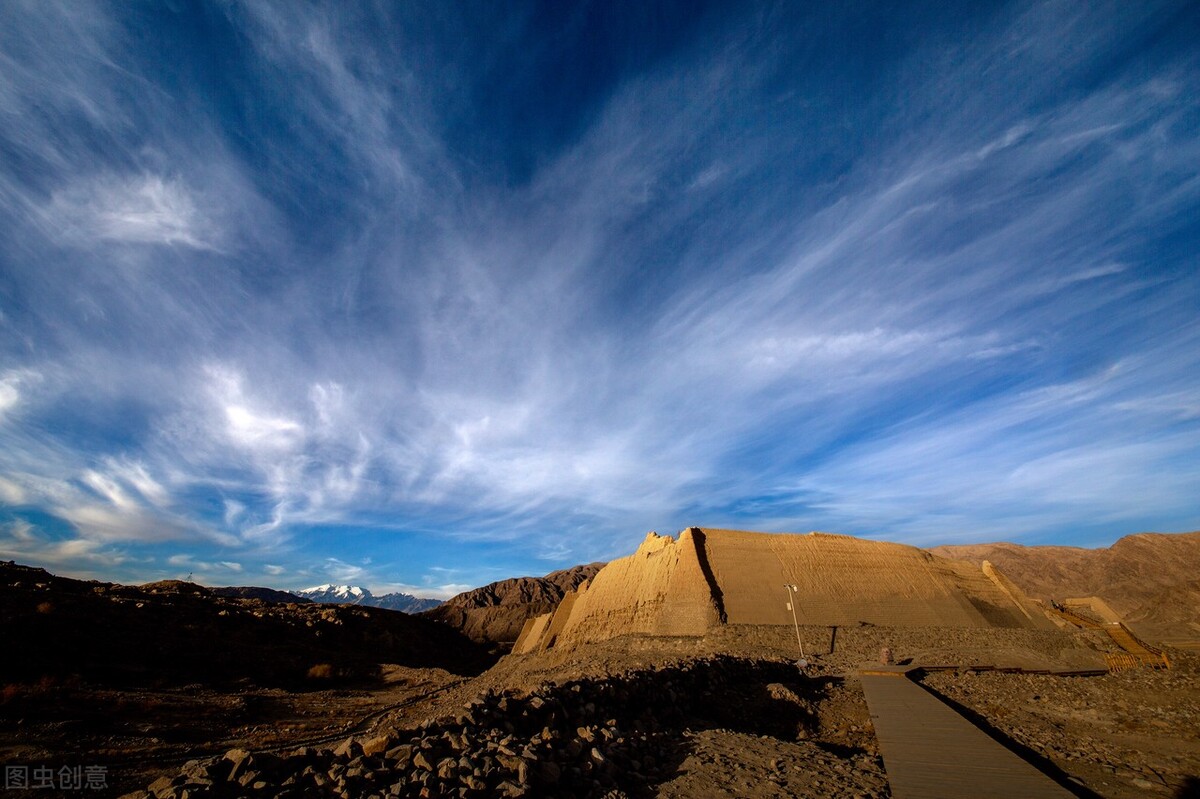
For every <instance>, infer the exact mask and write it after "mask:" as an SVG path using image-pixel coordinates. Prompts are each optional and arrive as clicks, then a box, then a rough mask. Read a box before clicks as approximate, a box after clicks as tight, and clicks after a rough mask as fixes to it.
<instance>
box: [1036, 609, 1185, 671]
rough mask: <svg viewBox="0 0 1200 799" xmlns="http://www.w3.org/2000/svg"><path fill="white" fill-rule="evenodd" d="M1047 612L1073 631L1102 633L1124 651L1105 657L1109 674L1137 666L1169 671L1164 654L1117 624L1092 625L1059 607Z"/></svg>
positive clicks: (1089, 621) (1167, 660) (1079, 616)
mask: <svg viewBox="0 0 1200 799" xmlns="http://www.w3.org/2000/svg"><path fill="white" fill-rule="evenodd" d="M1050 610H1051V612H1053V613H1055V614H1056V615H1058V616H1059V617H1061V618H1063V619H1065V620H1066V621H1068V622H1070V623H1071V624H1074V625H1075V626H1076V627H1084V628H1086V629H1089V630H1103V631H1104V632H1105V633H1107V634H1108V637H1109V638H1111V639H1112V641H1113V643H1114V644H1116V645H1117V646H1119V647H1120V648H1121V649H1123V650H1124V651H1123V652H1119V653H1115V654H1108V655H1105V656H1104V660H1105V662H1106V663H1107V664H1108V670H1109V671H1125V670H1126V669H1133V668H1138V667H1140V666H1148V667H1149V668H1152V669H1169V668H1171V661H1170V659H1168V658H1167V654H1166V653H1165V652H1163V651H1162V650H1161V649H1159V648H1158V647H1154V646H1151V645H1150V644H1148V643H1146V642H1145V641H1143V640H1142V639H1140V638H1138V637H1137V636H1136V635H1134V634H1133V631H1132V630H1130V629H1129V628H1128V627H1126V626H1125V625H1124V624H1121V623H1120V622H1117V623H1115V624H1114V623H1105V622H1099V621H1095V620H1093V619H1089V618H1088V617H1086V616H1084V615H1082V614H1080V613H1075V612H1074V611H1072V610H1071V609H1070V608H1066V607H1063V606H1062V605H1055V606H1053V607H1051V608H1050Z"/></svg>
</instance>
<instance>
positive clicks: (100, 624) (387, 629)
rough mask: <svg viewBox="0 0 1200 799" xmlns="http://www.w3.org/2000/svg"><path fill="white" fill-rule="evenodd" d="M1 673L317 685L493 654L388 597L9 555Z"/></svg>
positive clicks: (469, 666) (2, 579)
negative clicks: (387, 602)
mask: <svg viewBox="0 0 1200 799" xmlns="http://www.w3.org/2000/svg"><path fill="white" fill-rule="evenodd" d="M0 640H3V641H4V642H5V648H6V650H7V651H8V652H9V653H11V655H10V657H6V658H3V659H0V681H3V682H6V683H29V682H36V681H39V680H46V679H52V680H62V679H73V678H74V679H82V680H84V681H89V682H97V683H102V684H111V685H121V686H148V685H157V686H168V685H179V684H187V683H193V682H195V683H203V684H220V683H227V682H234V681H238V680H247V679H248V680H250V681H252V682H255V683H258V684H262V685H279V686H289V687H296V686H307V685H311V684H312V682H313V680H314V679H315V680H327V679H331V678H332V679H337V678H357V677H370V676H373V675H374V673H375V672H376V670H377V669H378V666H379V664H381V663H394V664H398V665H401V666H411V667H438V668H443V669H446V670H448V671H451V672H455V673H459V674H463V673H475V672H477V671H479V670H480V669H482V668H484V667H486V665H487V664H488V663H490V659H489V657H488V656H487V654H486V653H485V652H484V651H483V650H482V649H481V648H480V647H479V646H478V645H477V644H474V643H472V642H471V641H470V640H468V639H467V638H466V637H464V636H463V635H461V634H460V633H459V632H458V631H457V630H454V629H451V628H448V627H447V626H446V625H443V624H438V623H436V622H434V621H432V620H429V619H423V618H420V617H418V616H410V615H407V614H403V613H395V612H393V611H388V610H382V609H379V608H371V607H359V606H336V605H318V604H315V603H311V602H306V603H301V602H299V601H297V602H289V603H286V604H285V603H279V602H266V601H263V600H261V599H246V598H241V597H226V596H220V595H218V594H216V593H214V592H213V591H211V590H209V589H206V588H204V587H202V586H198V585H194V584H192V583H186V582H181V581H177V580H172V581H163V582H159V583H151V584H148V585H144V586H126V585H117V584H113V583H100V582H94V581H88V582H85V581H82V580H72V579H68V578H64V577H57V576H55V575H52V574H50V573H48V572H46V571H44V570H42V569H36V568H31V567H28V566H21V565H17V564H14V563H11V562H9V563H0Z"/></svg>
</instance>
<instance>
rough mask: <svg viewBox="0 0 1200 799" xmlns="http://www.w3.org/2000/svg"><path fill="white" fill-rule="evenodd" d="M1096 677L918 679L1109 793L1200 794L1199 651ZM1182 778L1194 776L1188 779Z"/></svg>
mask: <svg viewBox="0 0 1200 799" xmlns="http://www.w3.org/2000/svg"><path fill="white" fill-rule="evenodd" d="M1173 654H1174V657H1173V658H1172V662H1173V665H1174V666H1175V667H1174V668H1173V669H1171V670H1170V671H1151V670H1148V669H1132V670H1129V671H1124V672H1119V673H1115V674H1108V675H1105V676H1102V677H1087V678H1061V677H1053V676H1048V675H1038V674H1001V673H994V672H992V673H979V674H972V673H969V672H963V673H954V672H946V673H938V674H930V675H928V676H926V677H925V678H924V680H923V682H924V684H925V685H927V686H928V687H930V688H932V689H934V690H935V691H936V692H938V693H939V694H942V695H944V696H945V697H947V698H949V699H950V700H952V701H953V702H955V703H957V704H959V705H960V706H962V707H964V708H966V709H967V710H968V711H971V712H973V713H975V714H977V718H978V720H979V721H980V722H982V723H984V724H986V725H990V726H991V727H992V728H993V729H995V730H997V731H999V732H1000V733H1001V734H1003V735H1005V736H1007V737H1009V738H1011V739H1012V740H1014V741H1016V742H1017V743H1018V744H1020V745H1023V746H1025V747H1028V748H1029V749H1031V750H1032V751H1033V752H1035V753H1037V754H1038V755H1040V756H1042V757H1045V758H1047V759H1048V760H1050V761H1051V762H1052V763H1054V765H1056V766H1057V767H1059V768H1061V769H1062V770H1063V771H1064V772H1066V773H1067V774H1070V775H1073V776H1075V777H1077V778H1079V779H1080V780H1081V781H1082V782H1083V783H1084V784H1085V785H1086V786H1087V787H1088V788H1090V789H1091V790H1093V791H1095V793H1097V794H1099V795H1100V796H1103V797H1105V798H1106V799H1134V798H1135V797H1151V796H1184V795H1185V794H1186V791H1187V790H1189V788H1188V787H1186V786H1189V785H1190V790H1191V791H1193V793H1191V794H1186V795H1189V796H1192V797H1195V796H1200V782H1197V778H1198V777H1200V656H1197V655H1196V654H1192V653H1182V652H1176V653H1173ZM1189 780H1191V782H1190V783H1189Z"/></svg>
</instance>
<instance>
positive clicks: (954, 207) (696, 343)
mask: <svg viewBox="0 0 1200 799" xmlns="http://www.w3.org/2000/svg"><path fill="white" fill-rule="evenodd" d="M877 11H878V13H879V14H884V15H886V12H885V11H884V10H877ZM480 13H483V12H480ZM773 13H774V14H775V15H776V16H778V17H781V18H780V19H777V20H775V23H778V24H774V23H773V24H771V25H760V24H757V23H754V24H752V23H751V21H750V20H748V19H747V18H743V17H741V16H740V15H739V14H737V13H736V12H732V11H725V12H722V14H726V15H727V16H722V15H721V14H718V15H717V18H719V24H717V22H713V23H712V26H711V27H705V24H703V23H696V24H697V25H698V27H695V28H688V29H687V32H686V33H673V34H671V36H667V35H666V34H664V38H663V41H662V42H660V43H658V44H657V45H655V47H656V48H657V49H653V48H652V49H653V52H652V56H650V55H648V56H647V57H645V58H643V59H641V60H637V59H636V58H635V59H633V60H630V61H628V62H620V63H619V64H618V62H617V61H614V62H613V65H610V68H599V67H598V68H597V69H599V70H600V72H598V73H596V74H594V75H587V74H583V75H577V74H575V73H573V72H572V68H573V65H572V63H571V62H570V61H569V59H568V60H567V62H566V63H563V62H560V61H555V60H554V59H555V58H556V55H555V50H554V46H553V45H551V44H549V43H548V42H553V41H555V39H554V37H553V36H543V35H542V33H545V32H544V31H540V30H539V29H538V28H537V26H538V25H539V24H548V23H546V22H545V20H544V19H541V18H539V17H538V16H537V15H520V14H518V15H515V16H513V17H511V18H510V19H507V20H506V21H505V25H504V26H501V27H497V26H496V25H491V24H489V25H483V24H482V23H473V20H471V19H470V18H468V16H467V15H465V14H464V13H461V12H460V11H457V10H442V11H439V12H437V13H434V12H432V11H430V10H428V9H426V10H420V9H411V8H404V9H392V10H391V11H390V12H388V13H381V14H379V15H376V13H375V11H368V10H362V9H350V8H347V9H336V10H330V9H323V10H317V9H314V8H308V7H295V6H291V5H289V6H287V7H286V8H284V7H283V6H281V5H272V4H259V5H256V6H255V7H254V8H245V7H230V8H227V9H221V10H213V11H212V12H211V13H209V14H207V16H205V18H204V20H203V34H202V35H192V34H193V33H195V32H194V31H192V30H191V29H190V28H189V27H188V26H189V25H195V24H198V23H196V22H195V20H185V19H184V18H182V17H180V18H176V17H163V19H161V20H159V22H158V24H161V25H162V26H163V30H164V34H166V33H171V34H172V35H175V34H179V41H180V42H188V41H197V40H198V41H202V42H207V43H210V45H211V46H213V47H222V48H223V52H224V53H225V54H226V55H227V56H228V59H227V62H226V63H224V65H223V66H222V67H221V69H222V70H224V71H222V72H219V73H211V74H210V73H209V72H207V71H206V70H208V69H215V67H212V66H208V64H209V62H208V61H206V60H205V58H204V56H203V53H201V52H199V51H194V50H192V49H189V46H187V45H185V44H180V46H179V48H178V58H177V64H178V65H180V66H179V68H178V69H176V62H173V63H169V64H163V63H161V62H160V61H159V60H156V59H154V58H153V57H152V54H148V53H147V52H144V51H143V50H142V49H141V48H140V47H139V46H138V44H137V42H136V41H135V37H133V36H132V32H131V31H132V28H131V25H132V23H131V21H130V19H129V18H128V17H126V16H125V15H124V14H123V13H121V12H120V11H119V10H114V9H109V10H107V11H106V10H104V9H95V8H90V9H75V10H73V9H71V8H68V7H57V8H52V7H47V8H27V9H25V10H23V11H22V12H21V13H16V14H14V15H13V22H14V24H13V25H11V26H9V27H8V28H7V32H6V33H3V34H0V36H7V37H8V38H7V39H0V43H5V45H6V46H5V47H0V53H6V55H4V56H2V57H0V58H3V59H4V62H3V63H4V65H5V66H6V67H7V69H5V70H0V72H3V77H0V98H3V99H4V103H2V104H0V105H3V106H4V108H6V109H12V112H11V113H9V112H8V111H4V112H0V144H2V145H3V147H4V148H5V150H4V152H6V153H13V154H14V155H15V157H14V158H10V159H6V160H5V163H4V166H2V167H0V224H2V225H3V227H4V229H5V232H6V233H11V235H6V236H5V237H3V243H0V259H2V263H3V264H4V266H5V270H4V277H3V283H2V286H0V287H2V288H3V291H2V292H0V313H3V316H0V326H2V328H0V329H4V330H6V331H9V332H12V333H15V334H16V335H13V336H9V337H7V338H6V343H4V344H3V348H2V349H0V354H2V356H3V358H4V359H5V366H4V370H3V371H2V372H0V444H3V445H4V451H5V453H6V454H5V457H4V460H3V462H2V463H0V496H2V497H3V498H4V500H5V503H6V504H7V505H9V506H10V507H11V508H15V509H16V510H15V511H13V513H15V514H16V516H15V517H14V518H22V519H23V518H26V517H30V518H32V513H33V512H35V511H36V512H42V513H49V514H52V515H53V516H54V517H55V518H56V519H58V520H60V521H62V522H64V523H65V524H66V525H67V526H68V527H69V529H70V530H72V531H73V532H72V535H73V536H75V540H78V541H80V542H89V543H86V544H82V543H81V544H79V545H78V546H80V547H84V548H85V549H86V548H88V547H90V548H91V549H90V550H89V551H92V552H97V553H100V552H103V553H109V554H107V555H105V556H106V557H108V556H111V557H118V558H125V559H126V560H125V562H123V567H125V566H128V568H135V567H134V566H129V565H128V564H129V563H132V562H133V560H134V559H136V558H140V557H147V558H151V559H155V564H154V565H152V566H146V567H143V566H137V567H136V568H147V569H149V568H158V569H163V570H169V569H176V570H178V569H182V568H183V567H184V566H186V565H195V564H207V565H208V567H211V569H210V571H211V574H212V575H213V576H214V579H215V578H216V576H219V575H221V574H224V575H226V576H227V577H231V576H232V575H231V573H230V572H229V570H225V571H221V569H222V567H221V566H220V564H222V563H237V564H241V565H242V566H243V568H244V571H243V572H241V573H240V574H241V575H242V576H243V577H244V578H246V579H249V578H252V577H261V578H262V579H272V578H277V579H278V580H280V581H283V580H290V581H293V582H296V581H299V580H301V578H304V577H306V575H307V576H312V577H313V578H314V581H315V582H323V581H325V582H327V581H330V580H334V581H338V582H345V581H347V580H350V579H354V580H363V581H367V582H370V583H371V584H372V585H384V584H387V585H407V586H421V585H427V586H443V587H444V586H450V585H458V584H462V583H464V582H466V581H468V578H466V577H465V576H464V575H465V574H466V573H467V572H459V573H456V574H455V575H453V576H447V577H446V578H445V579H442V577H438V576H436V575H435V573H434V572H432V571H430V569H431V568H432V567H433V566H435V565H437V566H438V567H439V568H440V567H443V566H444V564H445V558H443V557H442V555H443V554H444V552H443V550H445V548H446V547H447V546H450V545H451V544H452V546H453V554H454V557H455V558H456V559H457V560H458V561H460V562H461V564H462V565H463V568H469V569H470V573H471V574H474V575H477V576H480V577H482V576H483V575H485V574H490V572H488V569H489V568H492V565H489V564H496V563H500V562H502V563H503V564H504V567H505V568H513V569H523V570H534V569H539V568H542V567H543V565H544V562H545V560H543V559H548V560H549V561H550V562H553V563H556V564H559V565H565V564H567V563H570V562H574V561H579V560H592V559H596V558H601V557H609V556H612V555H615V554H620V553H621V552H623V551H625V550H626V549H628V548H629V545H630V541H632V540H633V539H634V538H636V537H637V535H638V533H640V531H642V530H643V529H645V528H647V527H661V528H666V529H670V528H672V527H676V526H683V525H685V524H691V523H709V524H726V525H740V526H748V527H762V528H769V529H779V530H782V529H800V530H803V529H808V528H814V527H822V528H825V529H833V530H838V531H842V532H848V533H858V534H879V535H885V536H892V537H904V538H906V539H907V540H911V541H924V540H930V541H932V540H938V541H945V540H951V539H954V540H965V539H969V538H974V537H988V538H997V537H1008V538H1011V537H1017V536H1023V537H1025V538H1026V539H1027V540H1036V539H1038V538H1047V537H1064V536H1066V537H1069V536H1076V537H1077V538H1076V540H1086V541H1093V540H1095V541H1100V540H1105V539H1109V538H1111V537H1112V536H1113V535H1115V534H1117V533H1118V532H1127V531H1131V530H1132V529H1135V528H1137V527H1145V526H1162V527H1168V528H1179V527H1186V526H1195V522H1196V519H1197V518H1198V517H1197V516H1196V508H1195V505H1194V500H1193V499H1192V497H1194V496H1195V495H1196V492H1195V490H1194V489H1195V487H1196V484H1197V480H1198V479H1200V475H1197V474H1196V472H1195V470H1194V469H1193V468H1191V467H1189V466H1188V463H1189V459H1193V460H1195V459H1194V458H1193V456H1200V438H1198V437H1197V431H1196V429H1195V427H1194V420H1195V418H1196V414H1195V413H1194V410H1195V409H1194V407H1193V406H1194V403H1192V402H1190V401H1189V400H1188V398H1189V397H1191V396H1195V395H1196V394H1197V390H1198V389H1200V386H1198V385H1197V381H1198V380H1200V362H1198V361H1200V357H1198V355H1197V353H1198V352H1200V347H1196V346H1195V344H1196V341H1195V338H1196V322H1195V314H1194V308H1195V299H1196V296H1197V294H1198V292H1200V285H1198V283H1197V277H1196V274H1197V273H1196V271H1195V270H1194V269H1192V268H1191V266H1192V260H1194V258H1191V259H1189V255H1188V253H1189V252H1190V251H1192V250H1191V249H1190V248H1191V245H1192V244H1194V243H1195V241H1196V227H1195V222H1194V220H1195V218H1196V213H1195V212H1196V210H1197V208H1198V206H1200V179H1198V176H1197V171H1196V168H1195V165H1196V164H1197V163H1200V152H1198V145H1197V137H1196V136H1195V131H1196V118H1197V117H1196V115H1197V110H1198V109H1197V104H1196V101H1195V97H1196V96H1197V93H1196V92H1195V77H1194V76H1195V74H1196V71H1195V66H1196V58H1195V54H1194V52H1193V51H1192V49H1191V48H1188V47H1184V46H1180V45H1178V44H1174V45H1173V44H1171V42H1172V41H1173V40H1172V39H1170V37H1167V38H1166V39H1156V38H1155V35H1153V32H1154V31H1156V30H1161V29H1167V28H1170V20H1171V19H1172V18H1173V16H1174V15H1177V14H1179V13H1183V12H1182V11H1181V4H1173V3H1169V2H1166V3H1160V4H1152V5H1151V6H1147V7H1145V8H1142V9H1129V8H1124V9H1118V8H1117V7H1115V6H1113V7H1110V8H1108V10H1107V11H1104V10H1096V9H1092V8H1083V7H1080V8H1065V7H1063V6H1062V5H1060V4H1054V3H1037V2H1033V3H1016V4H1011V5H1008V6H1005V7H1004V8H1002V9H999V10H997V11H996V12H995V13H994V14H991V15H988V16H987V17H986V18H983V17H980V18H974V21H973V22H972V23H971V24H972V25H975V26H976V27H973V28H971V30H972V34H971V36H970V37H969V41H966V43H963V41H964V39H963V37H962V36H961V35H959V34H961V33H962V30H960V29H959V28H958V27H956V25H958V24H959V23H956V22H955V21H953V20H945V19H930V20H925V21H923V22H920V24H918V22H919V21H913V20H910V21H897V20H894V19H893V20H888V19H883V18H882V17H881V19H880V24H882V25H884V26H885V27H886V26H887V25H891V24H893V23H894V24H896V25H900V26H901V28H900V29H903V30H909V31H910V32H911V34H912V35H911V36H910V37H908V38H906V37H900V39H899V40H898V41H903V42H906V43H905V44H903V45H897V46H896V49H894V50H892V49H889V48H883V49H882V50H879V51H878V52H875V50H874V49H872V48H870V47H868V46H867V45H866V44H865V43H859V44H858V45H855V47H853V48H851V51H849V52H846V53H841V54H831V53H829V52H828V51H826V50H823V49H822V45H821V44H820V42H821V41H823V39H822V37H820V36H817V37H815V38H811V39H806V40H804V41H799V40H793V39H790V38H786V37H780V36H778V35H777V33H776V32H777V31H780V30H789V29H793V28H794V27H795V26H798V25H801V23H804V24H807V25H813V26H817V28H820V26H821V25H830V26H832V29H831V31H832V32H833V33H838V32H841V35H843V37H844V35H846V34H845V32H844V30H843V29H842V28H841V27H839V26H842V25H843V24H846V21H845V20H839V19H836V16H837V15H833V17H831V19H830V20H824V21H820V20H815V19H808V18H804V19H800V18H796V19H792V18H790V15H801V16H803V12H801V11H800V10H798V9H779V10H777V11H775V12H773ZM782 17H787V19H783V18H782ZM64 21H65V22H64ZM962 24H966V23H965V22H964V23H962ZM906 25H908V26H913V27H911V28H909V27H904V26H906ZM484 28H487V29H488V30H487V31H486V35H485V34H484ZM918 29H919V30H920V34H919V35H918V33H917V31H918ZM183 33H188V35H187V36H184V35H182V34H183ZM385 33H386V35H385ZM560 33H561V32H560ZM38 35H44V36H43V39H42V41H44V43H45V46H44V51H43V50H41V49H35V48H30V47H28V46H27V45H25V44H20V42H19V41H18V40H21V41H24V39H26V38H31V37H36V36H38ZM556 35H557V34H556ZM639 35H640V34H639ZM197 36H199V38H197ZM631 41H641V40H640V39H636V38H635V39H633V40H631ZM668 41H669V44H668ZM1131 41H1134V42H1140V43H1141V44H1139V45H1137V46H1138V47H1144V48H1145V52H1144V53H1141V54H1140V55H1131V54H1130V52H1131V51H1130V49H1129V48H1130V47H1132V45H1129V44H1128V43H1129V42H1131ZM462 48H467V49H469V50H471V52H472V57H471V58H469V59H463V58H462V57H461V52H462ZM868 51H870V52H868ZM1139 52H1140V51H1139ZM1121 54H1124V55H1121ZM835 56H836V57H835ZM1123 59H1124V60H1123ZM798 64H803V65H805V66H804V67H803V68H800V67H798V66H797V65H798ZM549 66H557V67H559V68H558V69H557V70H555V69H549V68H543V67H549ZM496 74H505V75H508V76H509V77H508V78H507V79H506V83H505V85H506V86H508V85H509V84H511V86H510V87H509V88H505V87H504V86H501V87H497V85H496V84H495V82H494V79H495V75H496ZM571 80H577V81H578V83H579V85H578V86H575V87H574V91H573V92H566V93H567V94H570V95H571V96H572V98H573V100H572V101H571V102H563V103H559V102H558V101H556V100H555V97H557V96H558V95H557V94H556V92H557V90H558V88H559V86H560V85H566V84H567V83H569V82H570V81H571ZM556 81H557V82H556ZM135 89H136V90H135ZM493 95H494V96H493ZM526 96H537V97H539V98H541V105H536V104H534V105H522V103H524V102H525V101H524V99H523V98H524V97H526ZM38 98H41V99H40V100H39V99H38ZM39 103H40V105H39ZM522 108H530V109H532V110H529V111H521V110H520V109H522ZM35 375H36V379H35V377H34V376H35ZM1148 498H1149V499H1148ZM1148 506H1152V508H1151V509H1147V508H1148ZM20 514H24V516H22V515H20ZM10 515H11V514H10ZM34 533H35V534H40V533H38V532H37V531H34ZM13 541H14V542H17V539H16V538H14V539H13ZM448 542H450V543H448ZM18 544H19V542H17V543H13V544H12V546H14V547H16V546H18ZM185 546H191V547H192V548H191V549H186V550H185V551H176V550H177V549H180V550H182V549H183V548H184V547H185ZM389 549H395V550H399V549H403V550H404V552H405V553H409V554H410V555H411V556H410V557H408V558H390V559H389V558H380V559H379V560H378V561H376V562H373V563H370V564H364V563H362V560H363V558H362V557H361V555H363V554H364V553H365V552H366V551H367V550H370V551H371V552H372V553H375V552H376V551H381V552H387V551H389ZM33 551H34V549H33V548H31V549H30V552H33ZM39 551H41V550H39ZM46 551H49V550H46ZM114 553H115V554H114ZM505 553H512V554H511V555H506V554H505ZM184 556H186V557H187V558H189V559H190V560H189V561H188V563H184V562H183V561H179V562H178V563H172V562H170V558H172V557H176V558H178V557H184ZM505 557H509V558H511V560H504V558H505ZM401 561H410V562H403V563H402V562H401ZM206 573H207V572H206ZM429 575H435V576H433V577H431V578H430V579H429V580H428V581H427V580H426V579H425V578H426V576H429ZM496 576H503V575H496ZM288 584H293V583H292V582H289V583H288ZM430 590H432V588H431V589H430ZM437 590H442V589H437Z"/></svg>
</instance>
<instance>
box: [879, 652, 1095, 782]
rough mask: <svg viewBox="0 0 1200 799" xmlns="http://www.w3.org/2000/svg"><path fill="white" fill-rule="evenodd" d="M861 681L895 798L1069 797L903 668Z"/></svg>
mask: <svg viewBox="0 0 1200 799" xmlns="http://www.w3.org/2000/svg"><path fill="white" fill-rule="evenodd" d="M872 672H874V673H872ZM862 683H863V691H864V692H865V693H866V695H867V705H868V707H869V708H870V711H871V721H872V722H873V723H874V725H875V735H876V737H877V738H878V740H879V748H880V751H881V752H882V754H883V765H884V768H885V769H886V770H887V775H888V781H889V782H890V783H891V786H892V796H893V797H895V799H963V797H970V798H971V799H1014V797H1021V799H1073V797H1074V794H1072V793H1071V792H1070V791H1068V790H1066V789H1065V788H1063V787H1062V786H1060V785H1059V784H1058V783H1056V782H1054V781H1053V780H1051V779H1050V778H1049V777H1047V776H1046V775H1045V774H1043V773H1042V772H1040V771H1038V770H1037V769H1035V768H1034V767H1033V766H1031V765H1029V764H1028V763H1027V762H1025V761H1024V760H1022V759H1021V758H1020V757H1018V756H1017V755H1015V754H1013V753H1012V752H1011V751H1009V750H1008V749H1006V748H1004V747H1003V746H1001V745H1000V744H998V743H996V741H994V740H993V739H992V738H990V737H988V736H987V735H986V734H985V733H984V732H982V731H981V730H980V729H979V728H978V727H976V726H975V725H974V724H972V723H971V722H970V721H968V720H967V719H965V718H964V717H963V716H961V715H959V714H958V713H956V712H955V711H954V710H953V709H952V708H950V707H949V706H948V705H946V704H944V703H942V702H940V701H939V700H938V699H937V698H936V697H935V696H933V695H932V694H930V693H929V692H928V691H926V690H925V689H924V688H922V687H920V686H919V685H917V684H916V683H914V682H913V681H912V680H910V679H908V677H907V676H905V675H904V674H903V673H902V672H901V671H899V670H897V671H896V672H894V673H887V672H886V671H885V670H883V669H872V670H869V671H867V670H864V672H863V675H862Z"/></svg>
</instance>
